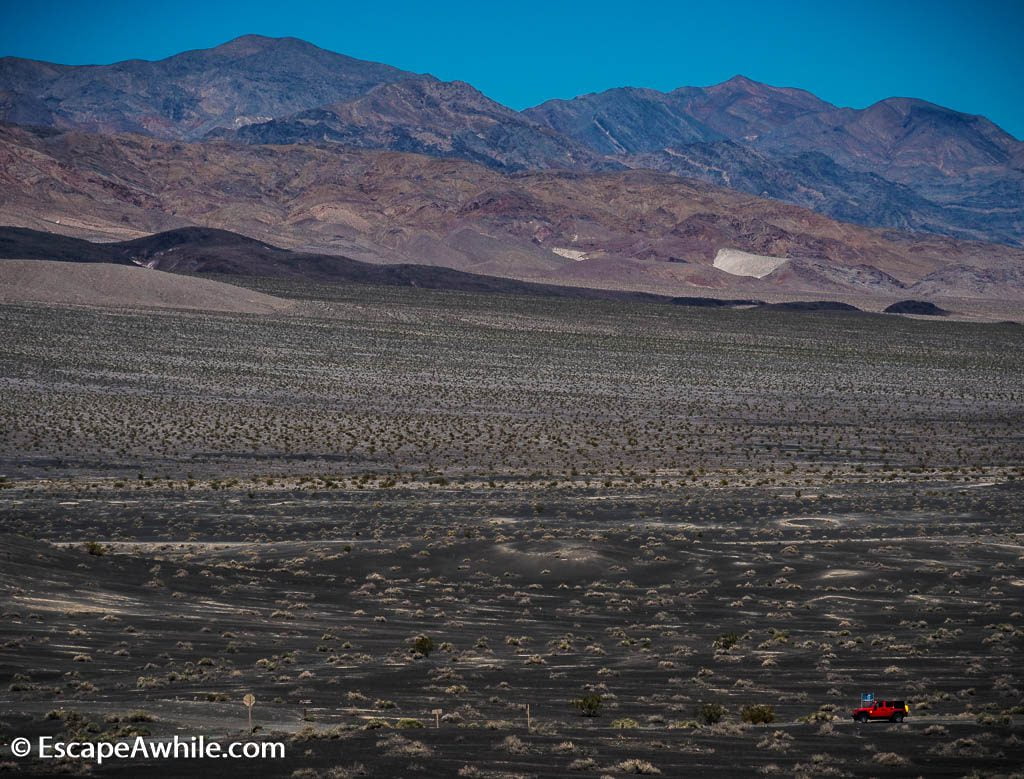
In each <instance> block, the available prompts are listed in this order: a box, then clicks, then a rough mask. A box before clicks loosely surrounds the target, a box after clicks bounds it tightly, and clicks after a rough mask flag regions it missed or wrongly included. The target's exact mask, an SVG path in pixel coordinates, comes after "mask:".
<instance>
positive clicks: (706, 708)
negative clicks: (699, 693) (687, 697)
mask: <svg viewBox="0 0 1024 779" xmlns="http://www.w3.org/2000/svg"><path fill="white" fill-rule="evenodd" d="M725 714H726V709H725V706H723V705H722V704H720V703H701V704H700V705H698V706H697V712H696V716H697V720H698V721H700V722H702V723H704V724H705V725H715V724H717V723H719V722H721V721H722V718H723V717H724V716H725Z"/></svg>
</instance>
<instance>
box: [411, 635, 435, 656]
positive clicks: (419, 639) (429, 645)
mask: <svg viewBox="0 0 1024 779" xmlns="http://www.w3.org/2000/svg"><path fill="white" fill-rule="evenodd" d="M412 648H413V649H414V650H416V651H417V652H419V653H420V654H421V655H423V656H424V657H426V656H427V655H429V654H430V653H431V652H433V651H434V649H435V646H434V639H432V638H431V637H430V636H416V638H414V639H413V641H412Z"/></svg>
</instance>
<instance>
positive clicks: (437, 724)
mask: <svg viewBox="0 0 1024 779" xmlns="http://www.w3.org/2000/svg"><path fill="white" fill-rule="evenodd" d="M430 713H431V714H433V715H434V727H435V728H439V727H441V709H432V710H431V711H430Z"/></svg>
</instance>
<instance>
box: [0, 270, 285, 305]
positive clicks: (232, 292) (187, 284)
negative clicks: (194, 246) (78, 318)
mask: <svg viewBox="0 0 1024 779" xmlns="http://www.w3.org/2000/svg"><path fill="white" fill-rule="evenodd" d="M0 301H3V302H11V303H20V302H29V301H31V302H40V303H63V304H72V305H81V306H116V307H121V308H179V309H191V310H199V311H224V312H230V313H236V314H269V313H273V312H275V311H284V310H287V309H290V308H292V307H293V306H294V303H293V302H292V301H289V300H284V299H282V298H276V297H273V296H271V295H264V294H262V293H259V292H253V291H252V290H248V289H243V288H241V287H236V286H234V285H232V284H224V283H222V282H219V281H209V280H207V279H197V278H192V277H190V276H178V275H175V274H172V273H165V272H163V271H158V270H150V269H148V268H132V267H128V266H122V265H112V264H109V263H90V264H82V263H74V262H48V261H40V260H4V261H2V262H0Z"/></svg>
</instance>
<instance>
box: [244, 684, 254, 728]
mask: <svg viewBox="0 0 1024 779" xmlns="http://www.w3.org/2000/svg"><path fill="white" fill-rule="evenodd" d="M242 703H244V704H245V708H247V709H248V710H249V732H250V733H252V707H253V706H255V705H256V696H255V695H253V694H252V693H251V692H247V693H246V694H245V697H244V698H242Z"/></svg>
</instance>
